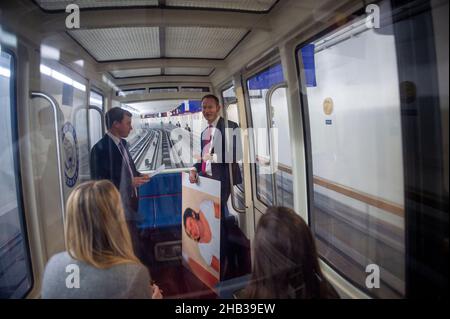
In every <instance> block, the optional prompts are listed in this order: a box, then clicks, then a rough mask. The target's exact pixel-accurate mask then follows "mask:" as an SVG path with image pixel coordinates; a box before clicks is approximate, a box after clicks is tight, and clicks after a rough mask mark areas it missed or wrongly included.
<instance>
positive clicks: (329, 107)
mask: <svg viewBox="0 0 450 319" xmlns="http://www.w3.org/2000/svg"><path fill="white" fill-rule="evenodd" d="M333 108H334V102H333V99H332V98H331V97H327V98H326V99H325V100H324V101H323V112H324V113H325V114H326V115H330V114H331V113H333Z"/></svg>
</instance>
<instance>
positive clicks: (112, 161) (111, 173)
mask: <svg viewBox="0 0 450 319" xmlns="http://www.w3.org/2000/svg"><path fill="white" fill-rule="evenodd" d="M121 143H122V144H123V145H124V146H125V149H126V151H127V153H128V158H129V159H130V166H131V170H132V171H133V176H131V175H130V171H129V169H128V167H127V164H126V162H125V161H124V160H123V158H122V154H121V153H120V151H119V149H118V148H117V145H116V144H115V143H114V141H113V140H112V139H111V138H110V137H109V136H108V134H105V136H103V138H102V139H101V140H100V141H98V142H97V144H95V145H94V147H93V148H92V150H91V159H90V164H91V178H92V179H96V180H100V179H108V180H110V181H111V182H113V184H114V185H115V186H116V187H117V189H118V190H119V192H120V195H121V197H122V201H123V206H124V209H125V215H126V217H127V219H132V216H133V213H135V212H137V208H138V207H137V206H138V199H137V197H136V195H135V193H134V190H133V186H132V177H136V176H141V174H140V173H139V172H138V171H137V169H136V166H135V165H134V162H133V160H132V158H131V155H130V153H129V152H128V146H127V141H126V140H124V139H122V141H121Z"/></svg>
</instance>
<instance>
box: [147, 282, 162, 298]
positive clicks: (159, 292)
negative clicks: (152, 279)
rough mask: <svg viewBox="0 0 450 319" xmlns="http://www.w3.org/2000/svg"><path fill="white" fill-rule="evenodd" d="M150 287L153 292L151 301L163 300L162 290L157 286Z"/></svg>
mask: <svg viewBox="0 0 450 319" xmlns="http://www.w3.org/2000/svg"><path fill="white" fill-rule="evenodd" d="M150 287H151V289H152V290H153V293H152V299H163V295H162V290H161V289H159V287H158V286H157V285H155V284H151V285H150Z"/></svg>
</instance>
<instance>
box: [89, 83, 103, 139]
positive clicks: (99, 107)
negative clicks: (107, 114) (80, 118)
mask: <svg viewBox="0 0 450 319" xmlns="http://www.w3.org/2000/svg"><path fill="white" fill-rule="evenodd" d="M103 101H104V98H103V96H102V95H100V94H98V93H97V92H95V91H91V92H90V96H89V105H90V108H89V143H90V148H92V147H93V146H94V145H95V144H96V143H97V142H98V141H99V140H100V139H101V138H102V137H103V130H104V128H103V127H102V123H103V119H102V117H103V111H104V105H103V103H104V102H103Z"/></svg>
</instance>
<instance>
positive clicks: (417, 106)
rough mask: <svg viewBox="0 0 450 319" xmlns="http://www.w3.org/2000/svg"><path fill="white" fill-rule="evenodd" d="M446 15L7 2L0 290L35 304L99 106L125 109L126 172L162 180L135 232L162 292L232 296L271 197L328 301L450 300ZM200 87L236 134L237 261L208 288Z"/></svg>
mask: <svg viewBox="0 0 450 319" xmlns="http://www.w3.org/2000/svg"><path fill="white" fill-rule="evenodd" d="M448 14H449V2H448V1H447V0H413V1H404V0H382V1H363V0H341V1H334V0H254V1H251V0H133V1H122V0H102V1H92V0H73V1H66V0H2V1H1V2H0V40H1V43H0V44H1V56H0V91H1V98H0V106H1V108H2V109H3V110H4V111H5V113H4V115H5V116H4V117H2V119H1V120H0V127H1V129H0V130H1V132H2V134H1V136H0V148H1V150H0V157H1V164H2V165H1V168H0V176H1V178H0V298H1V299H10V298H11V299H21V298H30V299H35V298H40V297H41V287H42V281H43V274H44V269H45V266H46V264H47V262H48V261H49V259H50V258H51V257H52V256H53V255H55V254H57V253H59V252H62V251H64V250H65V249H66V246H65V239H64V238H65V237H64V233H65V229H64V223H65V217H66V202H67V199H68V197H69V195H70V194H71V192H72V191H73V190H74V188H75V187H77V185H79V184H81V183H83V182H86V181H89V180H91V174H90V169H91V168H90V165H91V164H90V152H91V150H92V148H93V146H94V145H95V144H96V143H97V142H98V141H99V140H100V139H101V138H102V137H103V136H104V134H105V133H106V132H107V127H106V123H105V113H106V112H107V111H108V110H110V109H112V108H114V107H120V108H122V109H125V110H127V111H128V112H130V113H131V114H132V127H133V129H132V131H131V133H130V135H129V136H128V137H127V142H128V145H129V153H130V155H131V158H132V160H133V161H134V163H135V165H136V168H137V170H138V171H139V172H140V173H143V174H154V173H155V172H157V173H158V174H154V175H153V176H152V178H151V180H150V182H149V183H146V184H144V185H143V186H141V187H140V188H139V195H138V198H139V210H138V212H137V213H138V216H139V217H138V222H137V227H138V229H139V233H140V241H141V245H142V247H144V249H143V251H145V253H144V255H143V257H142V259H141V260H142V262H143V264H144V265H145V266H146V267H147V268H148V270H149V272H150V274H151V277H152V279H153V280H154V281H155V282H156V283H157V284H158V286H159V287H160V288H161V289H162V290H163V292H164V293H163V294H164V298H173V299H196V298H199V299H227V298H236V296H238V293H239V291H241V290H242V289H243V288H244V287H245V286H246V284H247V283H248V282H249V280H250V276H251V275H250V274H251V272H252V261H253V256H254V253H255V251H254V250H253V248H254V246H255V244H256V243H255V232H256V229H257V225H258V221H259V220H260V218H261V217H262V216H264V214H265V211H266V209H267V208H268V207H271V206H284V207H288V208H291V209H293V210H294V211H295V212H296V214H298V215H299V216H301V217H302V218H303V220H305V221H306V223H307V224H308V226H309V229H310V230H311V233H312V235H313V237H314V241H315V245H316V248H317V251H318V257H319V260H320V267H321V269H322V272H323V274H324V276H325V277H326V278H327V280H328V281H329V283H330V284H331V285H332V286H333V287H334V288H335V290H336V291H337V293H338V294H339V296H340V297H341V298H355V299H360V298H362V299H366V298H374V299H403V298H420V297H426V298H438V299H439V298H447V297H448V288H449V283H448V271H449V255H448V251H449V237H448V236H449V166H448V165H449V158H448V157H449V154H448V142H449V141H448V140H449V126H448V120H449V116H448V104H449V94H448V90H449V66H448V58H449V52H448V38H449V36H448V31H449V25H448V23H449V22H448V21H449V19H448ZM209 94H214V95H215V96H217V97H218V99H219V101H220V105H221V116H222V117H223V118H224V119H227V120H229V121H233V122H235V123H237V124H238V125H239V128H240V129H241V132H242V133H241V140H240V147H241V149H242V158H241V159H240V160H239V162H238V166H239V171H240V174H241V176H242V182H241V183H233V184H232V185H233V186H231V195H230V197H229V198H228V200H227V202H226V206H227V209H228V211H229V216H228V217H227V219H229V221H230V223H232V224H233V228H232V231H231V232H232V234H231V236H232V238H233V240H235V244H236V246H235V247H238V248H236V249H237V250H238V253H237V256H238V257H237V258H238V259H237V260H236V263H237V266H236V267H235V268H234V270H233V272H232V273H230V274H229V276H227V278H226V279H224V280H222V281H220V283H218V284H217V286H216V287H214V289H211V287H210V286H208V285H207V284H205V282H204V281H202V280H200V279H199V278H198V277H196V276H195V275H194V274H193V272H192V271H191V269H190V268H189V267H188V266H187V265H186V263H185V260H184V257H183V245H182V242H183V240H182V237H183V236H184V235H183V234H182V228H183V221H182V202H183V198H182V193H183V190H182V178H183V175H182V174H183V173H189V172H190V170H191V168H192V167H193V165H194V164H195V163H196V162H197V161H198V157H199V154H200V152H201V144H200V143H201V135H202V132H203V131H204V130H205V128H206V127H207V124H206V121H205V119H204V116H203V114H202V98H203V97H204V96H206V95H209ZM229 178H230V179H231V181H233V180H234V179H235V177H233V174H231V172H230V176H229ZM227 222H228V221H227ZM279 236H281V237H282V236H284V234H283V233H282V232H280V234H279ZM374 274H375V275H377V274H378V275H379V278H378V279H377V283H378V284H375V285H373V284H370V283H371V280H370V278H373V277H371V276H373V275H374Z"/></svg>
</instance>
